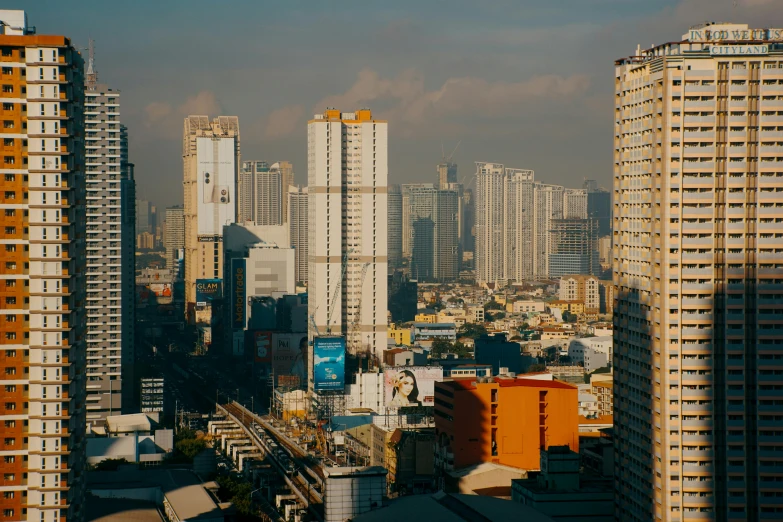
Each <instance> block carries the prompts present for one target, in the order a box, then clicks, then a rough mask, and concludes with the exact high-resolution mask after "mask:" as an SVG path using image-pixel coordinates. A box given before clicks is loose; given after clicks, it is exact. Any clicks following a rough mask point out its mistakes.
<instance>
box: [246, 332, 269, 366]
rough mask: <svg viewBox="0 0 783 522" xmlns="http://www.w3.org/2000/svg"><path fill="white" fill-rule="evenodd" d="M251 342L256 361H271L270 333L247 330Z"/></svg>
mask: <svg viewBox="0 0 783 522" xmlns="http://www.w3.org/2000/svg"><path fill="white" fill-rule="evenodd" d="M248 337H249V338H250V341H251V343H252V350H253V356H254V358H255V361H256V362H257V363H271V362H272V333H271V332H263V331H257V330H255V331H252V332H248Z"/></svg>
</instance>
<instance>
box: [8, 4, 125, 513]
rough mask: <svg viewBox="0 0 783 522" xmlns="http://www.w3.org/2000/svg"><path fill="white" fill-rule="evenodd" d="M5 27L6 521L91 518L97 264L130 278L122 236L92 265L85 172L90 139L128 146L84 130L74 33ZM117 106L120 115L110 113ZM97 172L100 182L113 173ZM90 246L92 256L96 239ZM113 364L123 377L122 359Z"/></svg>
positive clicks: (18, 22) (21, 18)
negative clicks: (122, 261) (88, 456)
mask: <svg viewBox="0 0 783 522" xmlns="http://www.w3.org/2000/svg"><path fill="white" fill-rule="evenodd" d="M0 21H1V22H2V31H1V32H2V33H3V34H2V37H0V38H2V53H0V54H2V62H3V71H2V73H3V89H2V91H3V120H4V122H3V140H2V142H1V143H0V147H2V157H3V159H4V161H3V163H4V166H3V174H2V176H0V185H1V186H2V188H1V189H0V209H1V210H0V211H1V212H2V213H3V214H2V215H3V227H2V233H3V235H2V240H3V241H2V242H3V254H2V255H3V259H2V261H1V262H0V274H2V297H0V299H1V301H0V302H1V303H2V305H1V306H0V345H2V346H0V358H1V359H2V366H3V370H2V372H1V373H0V375H1V377H0V379H2V381H3V382H2V386H0V393H2V394H3V395H2V403H0V404H1V405H2V410H0V421H1V422H2V424H0V426H1V427H2V430H1V431H2V438H0V444H1V445H0V449H1V450H2V453H3V458H2V459H1V460H0V468H1V469H2V478H3V481H2V484H0V489H2V492H3V493H2V496H1V497H0V505H2V516H3V519H4V520H9V521H10V520H14V521H36V522H37V521H41V520H45V521H60V520H69V521H70V520H83V519H84V518H85V502H84V486H85V472H86V470H85V466H86V462H85V447H86V445H85V428H86V425H87V420H86V412H87V411H90V404H91V403H90V401H87V400H86V397H85V391H86V388H87V386H88V385H92V384H95V383H94V382H91V381H88V380H87V379H88V378H91V377H92V376H94V375H96V374H98V369H97V367H96V366H95V362H94V361H91V365H90V368H89V369H88V368H87V357H88V348H87V346H88V344H87V342H88V339H86V335H87V322H88V319H87V315H88V314H92V313H93V312H92V310H91V309H90V308H91V306H92V305H91V303H90V302H88V301H87V300H86V292H85V289H86V285H87V275H86V274H87V270H88V267H90V269H92V268H93V267H94V265H95V264H96V263H101V264H102V263H106V270H107V271H109V270H114V273H115V277H116V278H117V282H116V283H114V284H116V289H115V290H112V289H108V291H116V292H119V291H120V290H119V287H120V286H121V281H120V278H121V276H122V272H121V271H120V267H119V258H120V255H121V253H120V252H121V248H120V245H119V244H118V243H119V240H118V241H117V242H114V241H110V240H111V239H113V238H111V237H109V233H106V235H105V236H104V238H105V239H102V241H103V244H102V247H103V246H104V245H105V247H106V251H105V252H102V257H101V258H100V259H97V258H91V259H90V260H88V258H87V253H86V250H85V234H86V233H87V227H86V224H87V222H88V219H89V222H90V223H91V224H92V223H94V222H95V223H101V224H102V223H103V219H102V216H100V214H98V215H91V216H90V217H89V218H88V217H87V215H86V214H87V213H88V212H89V213H90V214H93V213H94V210H95V209H94V206H93V203H92V202H91V201H90V200H89V199H88V198H93V197H96V194H95V192H94V188H91V189H90V192H89V193H88V192H87V188H86V184H85V173H84V171H83V170H82V169H83V168H84V166H85V165H87V166H88V168H90V167H94V166H95V165H94V164H93V163H94V161H93V160H94V159H95V157H94V155H92V157H90V158H85V139H86V140H87V142H88V143H90V144H91V145H92V144H93V143H94V139H100V140H105V141H103V143H104V145H105V146H106V147H108V146H109V144H111V146H112V148H113V152H114V154H115V155H116V156H117V158H119V156H120V146H119V144H118V140H112V141H109V140H108V138H109V137H110V136H111V137H112V138H115V137H116V138H119V132H120V129H119V121H117V122H116V127H115V128H113V129H110V128H109V127H103V128H101V129H100V130H98V129H88V130H87V134H85V122H84V118H85V114H84V113H85V96H84V94H85V92H84V76H85V70H84V63H83V61H82V55H81V54H80V52H79V51H78V50H77V49H75V48H74V47H73V45H71V41H70V40H69V39H68V38H65V37H63V36H53V35H36V34H33V33H32V31H31V30H28V29H27V28H28V25H27V16H26V14H25V12H24V11H10V10H0ZM91 54H92V53H91ZM86 103H87V104H90V103H91V101H87V102H86ZM109 109H116V107H111V106H107V107H105V108H103V111H104V112H109ZM110 131H111V132H110ZM93 133H94V134H93ZM112 163H114V161H113V160H112ZM116 167H117V170H116V171H115V172H114V175H115V176H116V179H117V183H116V184H111V185H109V184H107V188H106V189H104V190H106V191H109V187H112V188H114V190H115V194H117V197H116V199H114V196H112V203H113V204H114V205H116V210H114V209H112V210H111V212H119V209H120V206H121V203H120V196H119V194H120V192H121V187H120V176H121V172H120V170H119V164H116ZM90 170H93V169H92V168H91V169H90ZM90 176H94V177H93V178H91V180H90V181H91V184H92V185H94V184H96V183H98V179H99V176H102V174H90ZM109 181H113V180H109ZM88 209H89V210H88ZM100 212H107V213H108V212H109V211H108V210H107V209H105V208H102V209H100ZM116 217H117V219H116V227H117V228H116V231H115V233H116V234H118V235H119V234H120V233H121V230H120V229H121V222H120V219H119V216H116ZM87 238H88V239H87V241H89V243H88V244H89V245H90V248H91V257H92V256H94V255H95V251H94V250H92V249H93V248H94V246H95V245H94V244H93V243H92V241H94V240H95V239H94V236H87ZM115 245H116V247H115ZM109 251H111V254H109ZM115 265H116V269H115ZM109 267H111V268H109ZM91 284H92V283H91ZM101 284H103V281H101ZM118 301H119V298H118ZM118 304H119V303H118ZM110 313H111V312H109V311H105V315H104V317H103V321H104V322H105V323H109V322H113V321H115V320H117V321H119V317H117V316H112V317H109V315H110ZM112 315H113V314H112ZM106 330H107V331H109V330H112V331H113V330H114V326H113V325H111V326H109V325H107V328H106ZM93 332H95V330H94V329H93ZM93 335H95V333H93ZM116 342H117V343H119V342H120V339H119V338H118V339H117V340H116ZM118 349H119V347H118ZM92 355H93V354H92V352H90V353H89V356H90V357H91V356H92ZM110 361H111V362H110ZM102 362H103V363H104V364H106V365H107V366H108V365H110V364H111V365H112V366H115V367H117V369H118V370H119V364H118V363H116V364H115V360H114V359H108V358H107V359H104V360H103V361H102Z"/></svg>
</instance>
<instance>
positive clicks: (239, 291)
mask: <svg viewBox="0 0 783 522" xmlns="http://www.w3.org/2000/svg"><path fill="white" fill-rule="evenodd" d="M246 285H247V281H246V280H245V258H239V259H232V260H231V297H230V302H231V305H230V306H231V325H232V326H233V328H234V329H235V330H243V329H244V328H245V323H246V322H247V321H246V315H247V303H246V301H247V299H246V296H245V295H246Z"/></svg>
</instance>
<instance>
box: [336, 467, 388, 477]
mask: <svg viewBox="0 0 783 522" xmlns="http://www.w3.org/2000/svg"><path fill="white" fill-rule="evenodd" d="M323 470H324V475H326V477H327V478H329V477H340V478H343V477H355V476H357V475H368V476H372V475H386V474H387V473H388V471H387V470H386V468H384V467H382V466H367V467H358V468H357V467H354V466H335V467H333V468H330V467H325V468H323Z"/></svg>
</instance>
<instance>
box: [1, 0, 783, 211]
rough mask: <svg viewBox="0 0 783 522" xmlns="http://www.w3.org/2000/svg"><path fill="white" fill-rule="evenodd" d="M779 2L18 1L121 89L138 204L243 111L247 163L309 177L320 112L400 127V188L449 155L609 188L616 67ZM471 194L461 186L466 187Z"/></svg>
mask: <svg viewBox="0 0 783 522" xmlns="http://www.w3.org/2000/svg"><path fill="white" fill-rule="evenodd" d="M781 2H783V0H737V2H736V4H737V5H736V6H734V5H733V4H734V3H735V2H734V1H733V0H537V1H529V0H484V1H481V2H478V1H472V2H469V1H466V0H448V1H446V0H443V1H440V0H438V1H436V0H432V1H428V0H415V1H410V0H394V1H388V0H384V1H371V0H363V1H362V0H357V1H348V0H345V1H316V0H301V1H298V0H279V1H271V0H244V1H237V0H219V1H216V0H210V1H206V0H156V1H151V0H132V1H121V0H79V1H77V2H71V3H68V4H64V3H63V2H62V0H57V1H53V0H24V1H21V0H6V1H5V2H3V4H4V5H3V7H4V8H5V9H25V10H27V13H28V18H29V23H30V24H31V25H34V26H36V27H37V30H38V33H39V34H64V35H66V36H69V37H71V38H72V40H73V42H74V44H75V45H76V46H78V47H84V48H86V47H87V42H88V38H93V39H94V40H95V41H96V63H97V68H98V72H99V79H100V81H101V82H102V83H108V84H109V85H110V86H112V87H113V88H117V89H120V90H121V91H122V98H121V100H122V108H121V110H122V120H123V122H124V123H125V124H127V125H128V127H129V131H130V137H131V151H130V153H131V160H132V161H133V162H134V163H135V164H136V179H137V185H138V191H137V192H138V196H139V198H145V199H149V200H151V201H152V202H153V203H154V204H157V205H159V206H169V205H173V204H176V203H181V202H182V183H181V181H182V122H183V118H184V117H185V116H186V115H187V114H207V115H209V116H210V117H212V116H216V115H218V114H226V115H238V116H239V125H240V133H241V148H242V159H244V160H267V161H277V160H289V161H292V162H293V164H294V170H295V173H296V181H297V182H298V183H302V184H304V183H306V181H307V165H306V157H307V130H306V121H307V119H308V118H310V117H312V115H313V114H315V113H316V112H321V111H322V110H323V109H324V108H325V106H327V105H329V106H334V107H335V108H338V109H341V110H343V111H346V112H348V111H353V110H354V109H358V108H361V107H369V108H370V109H372V110H373V111H374V112H375V113H377V114H378V115H379V117H382V118H385V119H388V120H389V136H390V137H389V149H390V154H389V183H406V182H416V181H418V182H421V181H434V180H435V165H436V164H437V163H438V161H439V160H440V155H441V143H443V144H444V146H445V148H446V152H447V154H448V153H449V152H450V150H451V149H452V148H453V147H454V146H455V145H456V144H457V142H461V143H462V144H461V146H460V148H459V150H458V151H457V152H456V154H455V156H454V159H455V160H456V162H457V163H458V164H459V169H460V177H463V176H466V177H470V176H472V174H473V173H474V166H473V162H475V161H496V162H501V163H505V164H507V165H509V166H513V167H518V168H532V169H535V171H536V177H537V179H539V180H541V181H545V182H551V183H559V184H564V185H566V186H575V187H578V186H581V183H582V179H583V178H594V179H597V180H598V181H599V182H600V183H601V184H602V185H605V186H608V185H609V184H610V182H611V170H612V114H613V73H614V70H613V67H614V60H615V59H617V58H620V57H622V56H627V55H630V54H633V53H634V51H635V50H636V46H637V44H641V45H642V46H643V47H649V46H650V45H652V44H659V43H663V42H665V41H672V40H679V39H680V37H681V36H682V35H683V34H684V33H685V32H686V31H687V29H688V27H689V26H690V25H694V24H697V23H701V22H705V21H735V22H743V23H749V24H751V26H752V27H783V11H781V10H780V4H781ZM466 181H467V178H466Z"/></svg>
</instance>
